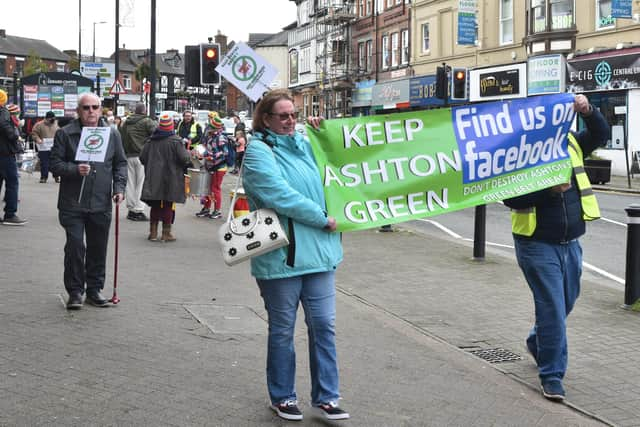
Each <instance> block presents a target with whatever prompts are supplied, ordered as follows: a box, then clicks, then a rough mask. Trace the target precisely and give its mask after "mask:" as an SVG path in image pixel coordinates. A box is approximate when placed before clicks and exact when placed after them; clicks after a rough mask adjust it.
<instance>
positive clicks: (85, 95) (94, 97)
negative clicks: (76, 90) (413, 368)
mask: <svg viewBox="0 0 640 427" xmlns="http://www.w3.org/2000/svg"><path fill="white" fill-rule="evenodd" d="M87 98H91V99H92V100H95V101H98V105H102V104H101V103H100V97H99V96H98V95H96V94H95V93H93V92H84V93H82V94H81V95H80V96H79V97H78V108H80V107H81V106H82V105H85V102H84V101H85V99H87Z"/></svg>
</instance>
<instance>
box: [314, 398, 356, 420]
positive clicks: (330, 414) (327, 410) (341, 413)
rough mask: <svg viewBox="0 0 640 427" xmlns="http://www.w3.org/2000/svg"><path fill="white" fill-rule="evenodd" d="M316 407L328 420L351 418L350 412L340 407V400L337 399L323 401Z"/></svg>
mask: <svg viewBox="0 0 640 427" xmlns="http://www.w3.org/2000/svg"><path fill="white" fill-rule="evenodd" d="M315 409H316V411H318V412H320V414H321V415H322V416H323V417H325V418H326V419H328V420H346V419H348V418H349V413H348V412H347V411H345V410H342V409H340V407H339V406H338V402H335V401H331V402H327V403H321V404H320V405H318V406H316V407H315Z"/></svg>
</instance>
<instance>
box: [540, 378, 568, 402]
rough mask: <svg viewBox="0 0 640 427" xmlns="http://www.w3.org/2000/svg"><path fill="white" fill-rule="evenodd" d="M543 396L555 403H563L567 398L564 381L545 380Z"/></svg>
mask: <svg viewBox="0 0 640 427" xmlns="http://www.w3.org/2000/svg"><path fill="white" fill-rule="evenodd" d="M542 395H543V396H544V397H546V398H547V399H549V400H553V401H554V402H562V401H563V400H564V396H565V392H564V388H563V387H562V380H560V379H558V378H552V379H549V380H543V381H542Z"/></svg>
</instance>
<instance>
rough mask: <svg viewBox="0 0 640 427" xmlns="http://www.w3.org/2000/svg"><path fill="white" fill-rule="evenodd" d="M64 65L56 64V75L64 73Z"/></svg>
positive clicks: (61, 63)
mask: <svg viewBox="0 0 640 427" xmlns="http://www.w3.org/2000/svg"><path fill="white" fill-rule="evenodd" d="M65 65H66V64H65V63H64V62H56V71H57V72H58V73H64V67H65Z"/></svg>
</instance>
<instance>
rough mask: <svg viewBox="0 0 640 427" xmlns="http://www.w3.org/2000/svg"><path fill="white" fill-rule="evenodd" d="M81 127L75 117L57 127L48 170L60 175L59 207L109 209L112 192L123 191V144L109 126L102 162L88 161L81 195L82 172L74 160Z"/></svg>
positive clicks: (125, 172)
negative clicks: (87, 171) (87, 170)
mask: <svg viewBox="0 0 640 427" xmlns="http://www.w3.org/2000/svg"><path fill="white" fill-rule="evenodd" d="M81 132H82V127H81V124H80V121H79V120H78V119H76V120H73V121H71V122H70V123H69V124H68V125H66V126H65V127H63V128H62V129H59V130H58V132H56V136H55V137H54V139H53V148H52V149H51V154H50V160H49V167H50V169H51V172H53V173H54V174H55V175H57V176H60V177H61V181H60V191H59V193H58V209H59V210H61V211H89V212H106V211H109V212H110V211H111V209H112V207H111V203H112V202H111V196H112V194H114V193H122V194H124V190H125V187H126V185H127V157H126V156H125V154H124V149H123V148H122V140H121V139H120V134H119V132H118V131H116V130H114V129H111V134H110V136H109V145H108V147H107V152H106V155H105V158H104V162H102V163H98V162H91V172H90V173H89V175H87V177H86V179H85V183H84V189H83V191H82V198H81V200H80V202H78V198H79V196H80V188H81V186H82V176H81V175H80V173H79V172H78V164H79V163H80V162H76V161H75V157H76V150H77V148H78V143H79V142H80V134H81Z"/></svg>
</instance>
